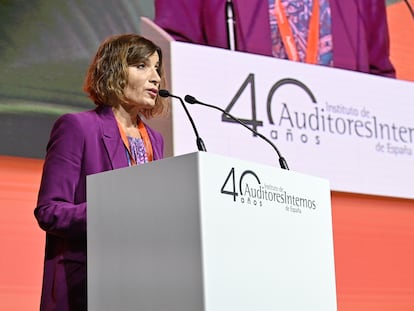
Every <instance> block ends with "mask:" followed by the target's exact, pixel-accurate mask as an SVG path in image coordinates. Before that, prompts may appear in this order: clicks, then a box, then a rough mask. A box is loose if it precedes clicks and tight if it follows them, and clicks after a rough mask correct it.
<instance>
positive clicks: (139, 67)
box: [137, 64, 145, 69]
mask: <svg viewBox="0 0 414 311" xmlns="http://www.w3.org/2000/svg"><path fill="white" fill-rule="evenodd" d="M137 68H138V69H142V68H145V64H138V65H137Z"/></svg>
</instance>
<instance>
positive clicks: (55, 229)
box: [35, 106, 164, 311]
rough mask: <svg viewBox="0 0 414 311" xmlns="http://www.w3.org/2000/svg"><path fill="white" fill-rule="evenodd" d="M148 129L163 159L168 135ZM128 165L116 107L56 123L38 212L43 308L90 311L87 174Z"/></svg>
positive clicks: (68, 117) (157, 154) (157, 152)
mask: <svg viewBox="0 0 414 311" xmlns="http://www.w3.org/2000/svg"><path fill="white" fill-rule="evenodd" d="M147 131H148V134H149V137H150V140H151V142H152V147H153V152H154V160H158V159H161V158H162V157H163V147H164V145H163V139H162V136H161V135H160V134H159V133H158V132H156V131H154V130H152V129H151V128H149V127H148V126H147ZM127 166H128V161H127V157H126V153H125V148H124V145H123V142H122V139H121V136H120V134H119V130H118V126H117V123H116V120H115V117H114V114H113V112H112V109H111V107H109V106H102V107H98V108H96V109H95V110H91V111H85V112H80V113H74V114H66V115H63V116H62V117H60V118H59V119H58V120H57V121H56V123H55V125H54V127H53V129H52V132H51V137H50V140H49V143H48V146H47V155H46V159H45V163H44V168H43V176H42V181H41V185H40V190H39V197H38V203H37V207H36V209H35V216H36V219H37V221H38V223H39V225H40V227H41V228H42V229H43V230H45V231H46V250H45V265H44V276H43V288H42V298H41V308H40V309H41V310H59V311H65V310H86V308H87V301H86V275H87V272H86V205H87V204H86V176H87V175H90V174H96V173H99V172H103V171H108V170H113V169H117V168H121V167H127Z"/></svg>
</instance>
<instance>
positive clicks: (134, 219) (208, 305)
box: [87, 153, 336, 311]
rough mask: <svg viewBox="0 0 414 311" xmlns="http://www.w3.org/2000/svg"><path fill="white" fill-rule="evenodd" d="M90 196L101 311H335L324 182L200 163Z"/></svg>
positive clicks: (159, 169) (93, 284) (168, 167)
mask: <svg viewBox="0 0 414 311" xmlns="http://www.w3.org/2000/svg"><path fill="white" fill-rule="evenodd" d="M275 163H277V161H275ZM87 188H88V197H87V200H88V210H87V213H88V215H87V217H88V227H87V230H88V310H90V311H96V310H99V311H101V310H140V311H150V310H151V311H161V310H162V311H164V310H169V311H187V310H188V311H197V310H200V311H204V310H205V311H228V310H238V311H244V310H246V311H247V310H249V311H251V310H284V311H286V310H315V311H323V310H336V288H335V268H334V252H333V239H332V222H331V207H330V189H329V183H328V182H327V181H326V180H325V179H320V178H315V177H311V176H308V175H303V174H298V173H295V172H292V171H286V170H281V169H279V168H274V167H271V166H265V165H259V164H255V163H251V162H247V161H241V160H236V159H233V158H228V157H223V156H218V155H213V154H211V153H190V154H186V155H182V156H177V157H171V158H167V159H164V160H160V161H155V162H152V163H149V164H146V165H142V166H136V167H129V168H125V169H118V170H114V171H109V172H104V173H100V174H96V175H92V176H89V177H88V180H87Z"/></svg>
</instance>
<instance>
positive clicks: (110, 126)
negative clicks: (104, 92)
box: [98, 106, 128, 169]
mask: <svg viewBox="0 0 414 311" xmlns="http://www.w3.org/2000/svg"><path fill="white" fill-rule="evenodd" d="M98 114H99V115H100V116H101V118H100V121H101V124H100V126H101V131H102V133H103V134H102V140H103V143H104V146H105V151H106V154H107V156H108V158H109V160H110V162H111V165H112V169H117V168H121V167H127V166H128V160H127V158H126V155H125V148H124V145H123V143H122V140H121V136H120V134H119V130H118V125H117V123H116V119H115V116H114V114H113V112H112V109H111V107H110V106H102V107H101V108H100V109H99V111H98Z"/></svg>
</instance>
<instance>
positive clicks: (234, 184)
mask: <svg viewBox="0 0 414 311" xmlns="http://www.w3.org/2000/svg"><path fill="white" fill-rule="evenodd" d="M221 193H222V194H224V195H229V196H231V197H233V202H239V203H241V204H244V205H247V206H253V207H255V206H258V207H261V206H271V207H276V206H278V207H284V208H285V209H286V210H287V211H289V212H294V213H302V211H303V210H304V209H306V210H315V209H316V208H317V204H316V201H315V200H314V199H311V198H306V197H303V196H301V195H297V194H292V193H290V192H289V191H287V190H286V189H284V187H283V186H277V185H272V184H268V183H263V182H262V181H261V179H260V178H259V176H258V175H257V174H256V173H255V172H254V171H252V170H245V171H243V172H242V174H241V175H240V177H239V178H236V171H235V169H234V167H232V168H231V169H230V171H229V173H228V175H227V177H226V179H225V181H224V183H223V185H222V186H221Z"/></svg>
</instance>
